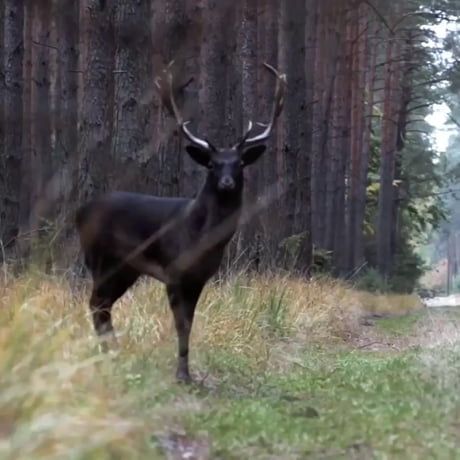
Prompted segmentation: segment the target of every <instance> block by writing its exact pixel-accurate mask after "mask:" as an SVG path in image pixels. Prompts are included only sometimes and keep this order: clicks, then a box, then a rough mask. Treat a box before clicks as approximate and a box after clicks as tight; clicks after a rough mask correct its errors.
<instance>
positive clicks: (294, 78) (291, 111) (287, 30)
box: [279, 0, 311, 272]
mask: <svg viewBox="0 0 460 460" xmlns="http://www.w3.org/2000/svg"><path fill="white" fill-rule="evenodd" d="M305 17H306V8H305V1H304V0H293V1H291V2H289V4H288V2H282V4H281V11H280V24H281V26H280V35H279V39H280V46H281V48H280V53H281V56H280V67H281V68H282V69H283V71H284V72H285V73H286V74H287V75H288V76H289V81H288V85H289V91H287V93H286V99H285V107H284V112H283V115H282V122H283V125H282V126H283V152H284V162H285V167H286V169H285V177H286V202H285V203H286V204H285V208H286V214H285V219H286V223H287V231H288V234H287V235H286V236H290V235H293V234H295V233H296V230H299V226H298V225H297V222H296V221H295V215H296V206H297V199H298V195H297V192H298V181H299V176H300V177H302V176H303V175H304V176H303V177H306V179H304V180H303V185H304V186H305V184H306V183H308V184H309V180H310V177H309V174H310V172H309V155H310V145H309V136H308V135H307V126H306V125H305V123H304V119H305V116H306V112H307V100H306V98H307V94H306V87H307V82H306V77H305V69H304V67H303V66H299V62H305ZM301 156H305V157H306V158H305V159H304V164H305V165H307V166H306V171H298V170H297V168H298V161H299V158H300V157H301ZM305 198H307V201H306V202H305V203H302V208H303V211H304V212H305V215H306V216H307V217H306V218H305V222H306V223H307V225H308V227H306V228H305V227H304V226H302V233H303V236H302V244H301V249H300V251H299V254H298V255H297V263H296V265H297V269H299V270H300V271H302V272H307V271H308V270H309V268H310V265H311V229H310V228H309V222H310V220H309V216H310V200H309V199H308V197H305Z"/></svg>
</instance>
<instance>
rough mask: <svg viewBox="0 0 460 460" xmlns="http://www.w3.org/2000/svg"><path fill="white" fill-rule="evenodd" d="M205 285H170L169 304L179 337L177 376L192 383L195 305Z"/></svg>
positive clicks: (178, 378)
mask: <svg viewBox="0 0 460 460" xmlns="http://www.w3.org/2000/svg"><path fill="white" fill-rule="evenodd" d="M202 289H203V285H202V284H199V285H196V284H195V285H187V286H183V285H168V286H167V293H168V298H169V304H170V307H171V310H172V312H173V315H174V322H175V325H176V332H177V339H178V360H177V372H176V378H177V380H178V381H179V382H183V383H191V381H192V379H191V377H190V371H189V365H188V352H189V339H190V332H191V330H192V324H193V317H194V314H195V307H196V304H197V302H198V298H199V297H200V294H201V291H202Z"/></svg>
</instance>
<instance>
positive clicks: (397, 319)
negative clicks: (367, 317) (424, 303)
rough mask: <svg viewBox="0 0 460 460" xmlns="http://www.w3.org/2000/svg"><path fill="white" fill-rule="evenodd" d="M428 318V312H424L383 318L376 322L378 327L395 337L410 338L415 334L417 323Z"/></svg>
mask: <svg viewBox="0 0 460 460" xmlns="http://www.w3.org/2000/svg"><path fill="white" fill-rule="evenodd" d="M425 316H426V311H425V310H422V311H419V312H415V313H409V314H407V315H402V316H392V317H388V318H382V319H379V320H377V321H376V323H375V324H376V326H377V327H378V328H379V329H380V330H382V331H384V332H386V333H387V334H391V335H394V336H408V335H410V334H413V333H414V331H415V328H416V326H417V323H419V321H421V320H422V319H423V318H424V317H425Z"/></svg>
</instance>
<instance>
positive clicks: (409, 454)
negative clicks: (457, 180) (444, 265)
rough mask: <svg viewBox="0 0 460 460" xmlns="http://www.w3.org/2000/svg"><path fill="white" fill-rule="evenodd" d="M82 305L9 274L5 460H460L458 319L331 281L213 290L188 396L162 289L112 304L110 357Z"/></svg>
mask: <svg viewBox="0 0 460 460" xmlns="http://www.w3.org/2000/svg"><path fill="white" fill-rule="evenodd" d="M87 296H88V292H87V289H86V288H84V287H81V286H75V283H69V282H68V281H65V280H64V279H63V278H58V277H46V276H44V275H42V274H34V275H29V276H27V277H22V278H19V279H10V278H9V277H8V276H7V274H6V273H5V279H4V281H3V284H1V283H0V459H15V460H16V459H19V460H21V459H28V460H29V459H62V458H66V459H67V458H71V459H95V460H99V459H157V458H158V459H163V458H168V459H203V460H204V459H216V458H220V459H245V458H253V459H269V458H270V459H305V458H308V459H310V458H311V459H348V458H351V459H370V458H401V459H411V458H414V459H416V458H458V452H459V449H460V391H459V386H460V347H459V343H460V340H459V339H460V333H459V331H460V327H459V326H460V309H459V310H458V311H457V310H456V309H433V310H431V309H430V310H427V309H424V308H420V304H419V302H418V300H417V299H416V298H414V297H410V296H374V295H370V294H366V293H360V292H356V291H354V290H353V289H351V288H349V287H347V286H344V285H343V284H341V283H338V282H332V281H328V280H315V281H312V282H311V283H308V284H306V283H304V282H301V281H295V280H290V279H287V278H265V279H260V278H259V279H252V280H247V279H244V278H240V279H235V280H233V281H231V282H225V283H220V284H217V283H216V284H214V285H213V286H210V287H209V288H208V289H207V290H206V292H205V293H204V295H203V297H202V300H201V302H200V305H199V308H198V312H197V318H196V324H195V325H194V332H193V340H192V347H191V360H192V372H193V373H194V375H195V380H196V383H195V384H194V385H191V386H183V385H178V384H176V383H175V382H174V368H175V334H174V329H173V326H172V319H171V317H170V314H169V311H168V307H167V303H166V298H165V295H164V293H163V290H162V289H161V287H160V286H159V285H158V284H157V283H153V282H143V283H140V284H139V286H137V287H136V289H134V290H133V291H132V292H130V293H128V294H127V295H126V296H125V298H123V299H122V300H121V301H120V302H119V303H120V304H119V305H117V307H116V311H115V313H116V314H115V325H116V327H117V329H118V331H119V332H120V342H121V347H120V349H119V351H118V352H116V353H112V354H110V355H102V354H100V353H99V352H98V346H97V342H96V340H95V339H94V335H93V333H92V330H91V324H90V320H89V317H88V312H87V307H86V305H85V304H86V299H87ZM369 313H373V314H375V313H377V314H379V315H381V314H383V315H384V317H383V318H382V317H376V316H375V315H374V316H370V315H369ZM389 313H392V314H391V315H388V314H389ZM398 314H403V315H402V316H398Z"/></svg>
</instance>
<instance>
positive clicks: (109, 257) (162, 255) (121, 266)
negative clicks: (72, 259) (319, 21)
mask: <svg viewBox="0 0 460 460" xmlns="http://www.w3.org/2000/svg"><path fill="white" fill-rule="evenodd" d="M267 67H268V68H269V69H270V70H271V71H272V72H274V73H275V74H276V76H277V78H278V80H277V91H276V96H277V97H276V103H275V105H274V109H273V113H272V121H271V123H270V124H269V125H267V126H266V129H265V131H264V132H263V133H262V134H259V135H258V136H255V137H252V138H249V133H250V131H251V129H252V124H251V123H250V125H249V128H248V131H247V133H246V134H245V136H244V137H243V138H242V140H240V141H239V142H238V143H237V144H236V145H234V146H233V147H231V148H221V149H216V148H215V147H213V146H212V145H211V144H210V143H209V142H208V141H205V140H202V139H200V138H197V137H195V136H193V135H192V134H191V133H190V131H189V130H188V128H187V122H183V121H182V118H181V116H180V113H179V111H178V109H177V107H176V104H175V101H174V97H173V94H172V87H173V85H172V76H171V74H167V77H168V81H167V82H165V80H160V81H159V82H158V81H157V86H158V87H159V89H160V91H161V93H162V98H163V103H164V104H165V105H166V107H167V108H168V109H169V110H170V112H171V113H172V114H173V115H174V116H175V117H176V119H177V122H178V125H179V126H180V128H181V129H182V132H183V134H184V135H185V136H186V137H187V138H188V139H189V140H190V141H191V143H192V145H189V146H187V148H186V150H187V153H188V154H189V155H190V156H191V157H192V159H193V160H194V161H196V162H197V163H199V164H200V165H202V166H204V167H206V168H207V170H208V173H207V177H206V181H205V183H204V185H203V187H202V189H201V191H200V193H198V195H197V196H196V197H195V198H194V199H186V198H164V197H155V196H150V195H143V194H136V193H127V192H113V193H110V194H107V195H104V196H102V197H100V198H97V199H95V200H93V201H92V202H90V203H88V204H86V205H84V206H83V207H81V208H80V209H79V210H78V212H77V216H76V224H77V230H78V233H79V235H80V243H81V247H82V250H83V253H84V255H85V264H86V266H87V267H88V269H89V270H90V272H91V275H92V278H93V290H92V294H91V298H90V302H89V303H90V310H91V313H92V317H93V323H94V327H95V329H96V332H97V334H98V335H100V336H103V335H105V334H107V333H111V332H113V326H112V318H111V309H112V306H113V304H114V302H115V301H116V300H117V299H119V298H120V297H121V296H122V295H123V294H124V293H125V292H126V291H127V290H128V289H129V288H130V287H131V286H132V285H133V284H134V283H135V282H136V280H137V279H138V278H139V276H141V275H147V276H151V277H154V278H156V279H157V280H159V281H161V282H163V283H164V284H165V285H166V289H167V293H168V299H169V303H170V306H171V310H172V312H173V315H174V320H175V326H176V331H177V335H178V348H179V350H178V351H179V357H178V367H177V374H176V375H177V378H178V380H180V381H184V382H189V381H190V373H189V367H188V344H189V336H190V331H191V328H192V323H193V316H194V312H195V307H196V304H197V302H198V299H199V297H200V294H201V291H202V289H203V287H204V285H205V284H206V282H207V281H208V280H209V278H211V277H212V276H213V275H214V274H215V273H216V271H217V269H218V268H219V265H220V262H221V260H222V257H223V254H224V250H225V247H226V245H227V243H228V242H229V241H230V239H231V238H232V236H233V235H234V233H235V231H236V229H237V226H238V220H239V217H240V213H241V207H242V196H243V169H244V168H245V167H246V166H248V165H250V164H252V163H254V162H255V161H256V160H257V159H258V158H259V157H260V155H261V154H262V153H263V152H264V151H265V145H264V143H265V141H266V139H267V138H268V136H269V134H270V132H271V129H272V126H273V122H274V120H275V119H276V118H277V116H278V115H279V112H280V110H281V107H282V96H283V90H284V83H285V80H284V78H285V77H284V76H282V75H279V74H278V73H277V72H276V71H275V70H274V69H273V68H271V67H270V66H267ZM167 83H169V86H168V85H167ZM168 91H169V92H168Z"/></svg>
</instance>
